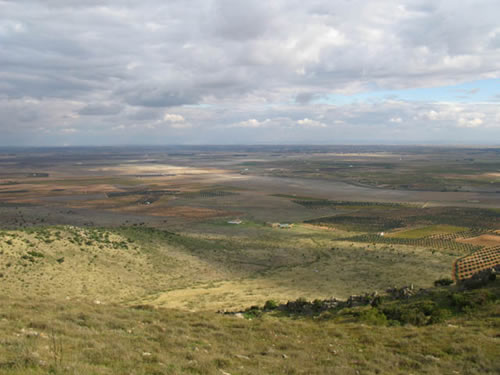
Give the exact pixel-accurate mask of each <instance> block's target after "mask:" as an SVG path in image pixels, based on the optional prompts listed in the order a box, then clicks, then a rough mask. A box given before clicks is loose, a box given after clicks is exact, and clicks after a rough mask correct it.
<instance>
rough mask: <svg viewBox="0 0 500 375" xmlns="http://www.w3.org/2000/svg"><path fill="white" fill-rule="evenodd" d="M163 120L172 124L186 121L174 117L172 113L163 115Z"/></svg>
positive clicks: (178, 116)
mask: <svg viewBox="0 0 500 375" xmlns="http://www.w3.org/2000/svg"><path fill="white" fill-rule="evenodd" d="M163 120H164V121H166V122H173V123H176V122H177V123H178V122H185V121H186V119H185V118H184V117H183V116H181V115H176V114H173V113H165V115H164V116H163Z"/></svg>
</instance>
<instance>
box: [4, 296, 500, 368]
mask: <svg viewBox="0 0 500 375" xmlns="http://www.w3.org/2000/svg"><path fill="white" fill-rule="evenodd" d="M492 308H495V306H492V307H490V310H488V311H485V312H482V313H479V314H475V315H474V318H470V317H469V318H457V319H454V320H453V321H450V322H448V323H445V324H437V325H433V326H429V327H420V328H417V327H412V326H405V327H381V326H369V325H364V324H359V323H349V322H343V323H336V322H335V321H331V320H324V321H318V320H312V319H310V318H304V319H290V318H276V317H272V316H267V315H266V316H264V317H263V318H257V319H253V320H245V319H239V318H236V317H230V316H222V315H218V314H215V313H186V312H182V311H176V310H165V309H154V310H151V309H134V308H127V307H123V306H119V305H95V304H91V303H84V302H76V301H64V300H58V299H42V298H40V299H32V300H26V299H16V298H12V297H6V296H0V337H1V339H0V374H5V375H13V374H47V373H53V374H75V375H80V374H81V375H93V374H96V375H97V374H99V375H100V374H110V375H111V374H137V375H139V374H140V375H143V374H144V375H145V374H208V375H210V374H217V375H220V374H223V373H229V374H242V375H243V374H353V375H355V374H367V375H368V374H388V375H390V374H409V373H414V374H416V373H419V374H436V375H437V374H453V373H462V374H471V375H474V374H497V373H498V371H500V366H499V362H498V358H499V356H500V351H499V346H498V345H497V342H496V341H497V340H498V339H497V334H498V327H499V325H498V324H499V322H498V318H493V317H491V314H492V312H493V311H492V310H491V309H492Z"/></svg>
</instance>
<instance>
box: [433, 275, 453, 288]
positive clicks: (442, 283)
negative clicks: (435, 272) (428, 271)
mask: <svg viewBox="0 0 500 375" xmlns="http://www.w3.org/2000/svg"><path fill="white" fill-rule="evenodd" d="M451 284H453V280H452V279H450V278H449V277H444V278H442V279H438V280H436V281H434V286H448V285H451Z"/></svg>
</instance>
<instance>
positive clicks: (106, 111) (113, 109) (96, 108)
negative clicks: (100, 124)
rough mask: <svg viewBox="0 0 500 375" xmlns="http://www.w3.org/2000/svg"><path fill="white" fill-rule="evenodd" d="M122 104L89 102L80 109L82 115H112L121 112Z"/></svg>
mask: <svg viewBox="0 0 500 375" xmlns="http://www.w3.org/2000/svg"><path fill="white" fill-rule="evenodd" d="M121 110H122V106H120V105H116V104H107V105H106V104H89V105H87V106H85V107H84V108H82V109H81V110H79V111H78V114H80V115H82V116H110V115H116V114H118V113H120V112H121Z"/></svg>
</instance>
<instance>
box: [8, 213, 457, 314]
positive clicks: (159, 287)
mask: <svg viewBox="0 0 500 375" xmlns="http://www.w3.org/2000/svg"><path fill="white" fill-rule="evenodd" d="M206 229H207V228H205V231H203V232H184V233H180V234H178V235H172V234H169V233H168V232H161V231H157V230H150V229H147V228H121V229H115V230H113V231H110V230H105V229H88V228H87V229H76V228H71V227H59V228H49V229H39V230H34V231H32V232H27V231H4V232H2V235H1V237H0V252H3V253H2V254H1V255H0V276H2V277H1V278H0V280H2V288H3V291H4V292H5V293H9V294H10V295H14V296H25V297H33V296H34V297H39V296H44V297H51V298H60V297H64V298H66V297H67V298H71V299H73V298H85V299H87V300H91V301H93V300H99V301H101V302H128V303H138V302H139V301H142V302H143V303H146V302H147V303H151V304H154V305H159V306H165V307H175V308H184V309H195V310H212V311H214V310H217V309H221V308H226V309H233V308H242V307H245V306H247V305H249V304H255V303H263V302H265V301H266V300H267V299H270V298H272V299H277V300H282V301H283V300H287V299H293V298H298V297H301V296H305V297H308V298H327V297H330V296H335V297H338V298H339V297H340V298H347V297H348V296H349V295H350V294H357V293H361V292H364V291H372V290H379V291H381V290H385V289H386V288H387V287H389V286H393V285H402V284H409V283H414V284H415V285H417V286H419V287H426V286H430V285H431V283H432V282H433V281H434V280H435V279H437V278H440V277H443V276H447V275H448V274H449V272H450V265H451V263H452V260H453V259H454V256H453V254H447V253H435V254H432V252H431V251H429V250H428V249H425V248H416V247H408V246H403V245H391V246H388V245H385V244H379V245H373V244H356V245H353V244H352V243H349V242H338V241H335V242H334V241H332V240H333V239H335V238H338V237H339V236H341V235H345V233H343V232H338V231H329V230H322V229H315V228H311V227H307V226H300V225H299V226H296V227H294V228H293V229H290V230H280V229H275V228H270V227H266V226H262V225H256V224H250V225H248V226H244V225H242V226H237V227H236V226H229V225H221V224H220V223H219V224H214V225H212V226H211V227H210V228H209V229H210V230H209V231H207V230H206ZM30 252H31V253H30ZM30 254H34V255H30ZM62 258H64V261H62V262H58V259H62Z"/></svg>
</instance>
